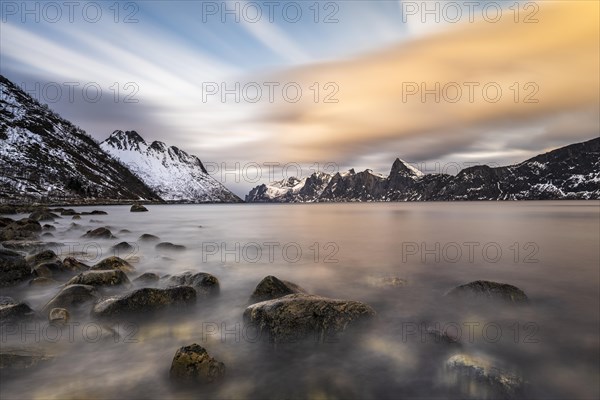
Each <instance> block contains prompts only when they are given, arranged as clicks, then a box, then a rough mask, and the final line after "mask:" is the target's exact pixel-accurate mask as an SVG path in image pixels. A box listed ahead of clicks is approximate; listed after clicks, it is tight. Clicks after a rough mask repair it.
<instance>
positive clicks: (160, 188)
mask: <svg viewBox="0 0 600 400" xmlns="http://www.w3.org/2000/svg"><path fill="white" fill-rule="evenodd" d="M100 147H101V148H102V149H103V150H104V151H106V152H107V153H109V154H111V155H112V156H113V157H115V158H116V159H118V160H120V161H121V162H122V163H123V164H125V165H126V166H127V167H128V168H129V169H130V170H131V171H132V172H133V173H134V174H135V175H137V176H138V177H139V178H140V179H141V180H142V181H143V182H144V183H146V185H148V186H149V187H150V188H152V190H154V191H155V192H156V193H157V194H158V195H159V196H160V197H161V198H162V199H163V200H165V201H177V202H189V203H209V202H211V203H214V202H216V203H235V202H241V199H240V198H239V197H237V196H236V195H235V194H233V193H231V192H230V191H229V190H228V189H227V188H225V187H224V186H223V185H222V184H221V183H219V182H218V181H216V180H215V179H214V178H212V177H211V176H210V175H209V174H208V173H207V171H206V169H205V168H204V165H202V162H201V161H200V159H199V158H198V157H196V156H194V155H190V154H188V153H186V152H185V151H183V150H181V149H178V148H177V147H175V146H170V147H168V146H167V145H166V144H164V143H163V142H158V141H154V142H152V143H150V144H148V143H146V141H145V140H144V139H143V138H142V137H141V136H140V135H139V134H138V133H137V132H135V131H126V132H123V131H120V130H117V131H114V132H113V133H112V134H111V135H110V136H109V137H108V139H106V140H105V141H103V142H102V143H101V144H100Z"/></svg>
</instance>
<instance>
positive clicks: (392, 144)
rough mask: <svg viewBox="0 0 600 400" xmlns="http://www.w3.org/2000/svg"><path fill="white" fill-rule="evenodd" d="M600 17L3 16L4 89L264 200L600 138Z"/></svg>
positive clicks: (257, 9)
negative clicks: (264, 194) (335, 178)
mask: <svg viewBox="0 0 600 400" xmlns="http://www.w3.org/2000/svg"><path fill="white" fill-rule="evenodd" d="M598 7H599V6H598V2H596V1H537V2H531V1H521V2H516V1H464V2H463V1H427V2H422V1H397V0H394V1H385V0H377V1H361V0H358V1H311V0H308V1H181V2H178V1H137V2H130V1H124V2H114V1H106V2H102V1H96V2H93V1H92V2H90V1H82V2H79V1H77V2H73V3H68V2H61V1H58V2H52V1H50V2H46V1H42V2H36V1H30V2H21V1H18V2H11V1H4V2H2V3H1V5H0V13H1V16H0V55H1V58H0V73H1V74H2V75H4V76H6V77H7V78H9V79H11V80H12V81H13V82H15V83H16V84H17V85H19V86H21V87H22V88H24V89H25V90H26V91H27V92H29V93H30V94H32V95H33V96H34V97H36V98H37V99H38V100H40V101H41V102H42V103H47V104H48V105H49V106H50V107H51V108H52V109H54V110H56V111H57V112H59V113H60V114H61V115H62V116H63V117H65V118H67V119H69V120H70V121H72V122H74V123H75V124H76V125H79V126H80V127H82V128H83V129H84V130H86V131H87V132H88V133H89V134H90V135H91V136H93V137H94V138H96V139H98V140H100V141H101V140H104V139H105V138H106V137H108V136H109V135H110V133H111V132H113V131H114V130H117V129H120V130H136V131H137V132H138V133H140V134H141V135H142V136H143V137H144V138H145V139H146V140H147V141H153V140H161V141H163V142H165V143H167V144H168V145H176V146H178V147H180V148H182V149H184V150H186V151H188V152H190V153H193V154H196V155H197V156H198V157H200V159H201V160H202V161H203V162H204V163H205V164H206V165H207V169H208V170H209V171H210V172H211V173H212V174H213V176H214V177H215V178H217V179H219V180H220V181H222V182H223V183H224V184H225V185H226V186H227V187H229V188H231V189H232V190H234V192H236V194H238V195H241V196H243V195H244V194H246V193H247V192H248V191H249V189H250V188H252V187H254V186H256V185H257V184H259V183H266V182H268V181H273V180H279V179H283V178H287V177H290V176H292V175H295V176H300V177H305V176H307V175H309V174H310V173H312V172H314V171H316V170H321V171H325V172H336V171H344V170H347V169H349V168H355V169H356V170H363V169H366V168H371V169H373V170H375V171H376V172H380V173H384V174H386V173H387V172H389V168H390V167H391V164H392V163H393V161H394V159H395V158H396V157H399V158H401V159H403V160H405V161H407V162H409V163H411V164H413V165H414V166H416V167H418V168H420V169H422V170H423V171H424V172H429V173H433V172H447V173H456V172H458V170H459V169H461V168H464V167H468V166H471V165H475V164H482V163H483V164H489V165H492V166H497V165H506V164H510V163H514V162H518V161H522V160H525V159H526V158H528V157H532V156H534V155H537V154H539V153H542V152H545V151H548V150H551V149H554V148H557V147H560V146H564V145H567V144H570V143H574V142H578V141H584V140H587V139H591V138H593V137H597V136H598V135H599V131H600V115H599V113H600V111H599V109H600V99H599V96H600V95H599V93H600V84H599V71H600V66H599V60H600V56H599V48H600V43H599V38H600V33H599V17H598V16H599V14H600V13H599V9H598Z"/></svg>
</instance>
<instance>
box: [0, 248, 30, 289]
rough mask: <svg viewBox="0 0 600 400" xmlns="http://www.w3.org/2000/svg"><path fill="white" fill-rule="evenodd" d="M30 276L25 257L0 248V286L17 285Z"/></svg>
mask: <svg viewBox="0 0 600 400" xmlns="http://www.w3.org/2000/svg"><path fill="white" fill-rule="evenodd" d="M32 277H33V275H32V273H31V268H30V267H29V266H28V265H27V262H26V261H25V257H23V256H21V255H20V254H19V253H15V252H14V251H10V250H5V249H0V287H3V286H14V285H18V284H19V283H22V282H25V281H27V280H29V279H31V278H32Z"/></svg>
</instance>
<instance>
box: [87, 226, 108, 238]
mask: <svg viewBox="0 0 600 400" xmlns="http://www.w3.org/2000/svg"><path fill="white" fill-rule="evenodd" d="M83 237H84V238H88V239H114V238H115V237H114V236H113V234H112V232H111V231H110V230H109V229H107V228H104V227H102V228H96V229H93V230H91V231H87V232H86V234H85V235H83Z"/></svg>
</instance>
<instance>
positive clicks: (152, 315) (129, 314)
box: [0, 208, 529, 398]
mask: <svg viewBox="0 0 600 400" xmlns="http://www.w3.org/2000/svg"><path fill="white" fill-rule="evenodd" d="M2 210H3V211H6V208H5V209H2ZM22 210H23V209H22V208H21V209H19V211H22ZM30 211H31V209H30ZM131 211H135V210H133V209H132V210H131ZM104 214H106V212H105V211H103V210H96V211H91V212H86V213H82V212H76V211H74V210H72V209H64V208H35V210H34V211H32V212H31V214H30V215H29V216H28V217H27V218H22V219H19V220H14V219H12V218H11V217H9V216H6V215H5V216H2V217H0V242H1V243H2V247H0V295H1V297H0V327H2V329H6V328H7V327H11V329H13V328H14V327H15V326H17V327H19V329H21V328H22V329H26V328H25V327H26V326H27V324H32V323H48V324H52V325H61V324H63V325H64V324H67V323H69V322H74V321H78V320H84V319H88V318H91V320H92V321H95V322H97V323H98V324H101V325H102V326H104V327H106V329H112V326H114V324H115V323H118V322H122V321H130V320H137V321H146V320H153V319H156V318H158V319H160V318H161V316H163V315H165V314H164V313H169V312H171V311H172V310H178V311H182V310H185V309H187V308H190V307H194V306H195V305H196V304H209V302H218V298H219V295H220V286H221V282H220V280H219V278H217V277H216V276H214V275H212V274H210V273H207V272H203V271H199V270H192V271H186V272H183V273H180V274H176V275H168V274H167V275H162V276H161V275H159V274H157V273H152V272H145V273H140V272H138V270H137V268H136V267H135V266H134V265H132V264H131V263H129V262H128V261H127V260H126V259H122V258H120V257H117V256H110V257H106V258H104V259H102V260H100V261H99V262H97V263H95V264H94V265H87V264H86V263H84V262H81V261H79V260H78V259H77V258H76V257H74V256H71V255H66V256H59V255H57V254H56V253H55V252H54V251H52V250H50V249H45V250H43V249H40V247H39V246H40V245H42V244H43V243H48V242H44V241H43V239H44V238H43V235H44V234H45V233H48V232H52V231H53V230H52V227H53V225H52V223H53V222H54V221H55V220H57V219H59V218H71V219H73V218H75V217H78V216H79V217H80V216H82V215H84V216H86V215H87V216H93V215H104ZM54 230H55V229H54ZM82 237H86V238H114V235H113V233H112V232H111V231H110V230H109V229H108V228H107V227H100V228H97V229H94V230H88V231H87V233H84V234H83V236H82ZM138 240H139V241H140V242H146V243H151V244H154V243H156V245H155V246H156V248H163V247H164V246H165V245H166V244H168V245H169V246H167V247H169V249H170V250H171V251H181V250H182V249H178V248H177V247H176V246H178V245H176V244H172V243H168V242H160V240H161V239H160V238H158V237H156V236H154V235H152V234H144V235H142V236H141V237H140V238H139V239H138ZM28 243H34V244H36V245H34V246H28V245H27V244H28ZM125 245H129V244H128V243H127V242H122V243H119V244H118V245H117V246H125ZM161 245H162V247H161ZM171 246H175V247H171ZM407 284H409V283H408V282H407V281H406V280H404V279H401V278H398V277H384V278H382V279H378V280H376V281H373V280H371V281H370V287H372V288H373V290H385V289H386V288H391V289H398V288H403V287H405V286H406V285H407ZM24 288H27V290H29V291H30V293H31V291H33V293H35V290H42V289H41V288H45V290H47V289H48V288H53V290H54V296H53V297H52V298H51V299H50V300H49V301H48V302H47V303H46V304H45V305H43V306H42V307H40V308H32V307H31V306H30V305H29V304H28V301H27V298H21V297H19V293H21V289H23V290H24ZM9 289H10V294H11V296H13V297H9V296H5V293H6V291H7V290H9ZM444 298H445V299H446V301H448V302H457V303H460V302H462V303H464V304H471V303H473V302H490V303H491V304H497V305H498V307H519V306H522V305H526V304H528V302H529V299H528V297H527V295H526V294H525V293H524V292H523V291H522V290H520V289H519V288H517V287H514V286H512V285H509V284H504V283H497V282H489V281H474V282H470V283H466V284H464V285H460V286H458V287H455V288H450V290H449V291H448V292H447V293H446V294H445V295H444ZM240 318H241V319H242V320H243V323H244V324H245V325H246V326H247V327H248V326H252V327H253V329H254V330H255V333H256V335H258V337H260V340H258V341H257V342H260V343H262V344H263V345H266V346H267V347H266V348H269V347H271V346H276V347H278V348H281V346H284V347H287V348H293V347H294V346H303V344H305V343H313V344H316V345H317V347H311V348H312V349H318V346H326V345H328V344H330V343H341V344H342V345H352V343H353V342H354V340H357V338H360V337H361V335H362V336H364V335H367V334H368V332H369V330H372V329H373V328H374V327H375V326H377V323H378V318H379V317H378V313H377V311H376V309H375V308H374V307H372V306H370V305H368V304H365V303H362V302H360V301H354V300H350V299H334V298H328V297H324V296H321V295H318V294H312V293H309V292H308V291H307V290H305V289H304V288H303V287H302V286H300V285H299V284H297V283H294V282H290V281H286V280H281V279H279V278H277V277H275V276H271V275H269V276H266V277H265V278H263V279H262V280H261V281H260V282H258V284H257V285H256V288H255V289H254V291H253V292H252V293H248V301H247V304H246V305H245V309H244V311H243V314H242V315H240ZM426 334H427V335H430V336H431V337H435V338H436V342H439V343H442V344H443V345H444V346H445V349H446V350H445V351H444V352H443V354H444V357H443V359H442V360H441V361H440V365H441V366H442V368H443V369H444V370H445V371H446V375H445V376H446V377H452V378H451V379H450V378H448V379H450V380H449V381H448V382H450V383H448V384H449V385H450V387H452V388H453V389H452V390H457V391H459V392H460V390H461V388H462V387H464V386H468V387H470V388H472V387H473V386H475V387H477V388H478V389H477V390H476V391H475V392H476V393H478V394H479V395H481V394H482V393H483V394H484V395H485V396H487V395H488V394H490V393H492V394H495V395H497V396H500V397H503V398H516V397H520V396H521V395H522V394H523V393H524V391H525V390H526V387H527V384H526V381H525V379H524V378H523V377H522V375H521V373H515V372H514V371H506V370H504V369H502V367H500V366H498V365H495V364H494V361H490V360H489V359H486V358H485V357H481V356H479V355H473V354H469V353H468V352H465V351H466V350H465V349H463V348H462V347H461V343H460V340H455V338H452V337H450V336H448V334H447V333H446V332H438V331H436V330H435V329H429V328H428V330H427V332H426ZM257 345H259V343H257ZM210 350H211V349H206V348H204V347H202V346H200V345H198V344H197V343H190V344H189V345H187V346H183V347H181V348H179V349H178V350H177V352H176V353H175V354H174V356H173V359H172V361H171V367H170V369H169V377H170V379H171V381H173V382H176V383H181V384H185V385H200V386H203V385H209V384H210V385H218V384H219V382H221V381H223V380H226V379H227V372H226V371H227V366H226V364H224V363H223V362H221V361H219V360H218V359H215V358H214V357H212V356H211V355H210ZM457 351H458V352H457ZM56 357H60V356H59V355H55V354H52V352H51V351H50V352H48V350H47V349H39V348H38V347H36V346H34V345H33V344H32V345H31V346H28V345H25V346H21V347H19V348H11V347H10V346H8V347H6V346H3V348H2V350H1V351H0V373H8V372H13V373H14V372H15V371H21V373H27V372H23V371H27V370H33V369H35V368H38V367H40V368H42V367H45V366H47V365H52V360H53V359H55V358H56ZM485 396H484V397H485Z"/></svg>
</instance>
